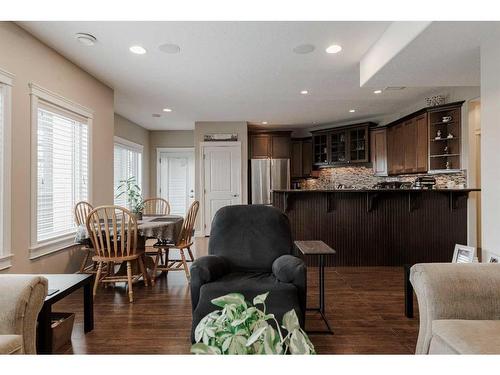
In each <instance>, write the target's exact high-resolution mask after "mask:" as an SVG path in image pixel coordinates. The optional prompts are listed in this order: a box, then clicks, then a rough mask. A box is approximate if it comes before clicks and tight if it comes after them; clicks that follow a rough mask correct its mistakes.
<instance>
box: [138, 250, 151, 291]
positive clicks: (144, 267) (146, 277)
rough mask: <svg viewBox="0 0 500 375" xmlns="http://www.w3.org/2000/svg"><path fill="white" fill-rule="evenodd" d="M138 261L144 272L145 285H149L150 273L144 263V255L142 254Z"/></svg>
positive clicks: (140, 268)
mask: <svg viewBox="0 0 500 375" xmlns="http://www.w3.org/2000/svg"><path fill="white" fill-rule="evenodd" d="M137 261H138V262H139V270H140V271H141V273H142V278H143V279H144V285H146V286H148V285H149V282H148V273H147V272H146V266H145V265H144V262H143V260H142V256H140V257H139V258H138V259H137Z"/></svg>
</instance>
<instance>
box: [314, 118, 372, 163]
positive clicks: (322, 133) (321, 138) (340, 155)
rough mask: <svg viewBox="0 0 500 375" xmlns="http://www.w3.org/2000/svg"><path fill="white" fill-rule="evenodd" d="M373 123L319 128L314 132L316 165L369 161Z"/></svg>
mask: <svg viewBox="0 0 500 375" xmlns="http://www.w3.org/2000/svg"><path fill="white" fill-rule="evenodd" d="M372 125H375V124H372V123H363V124H356V125H350V126H345V127H344V126H343V127H338V128H334V129H326V130H318V131H314V132H312V133H313V150H314V164H315V165H316V166H327V165H342V164H350V163H367V162H368V161H369V157H370V153H369V144H370V142H369V139H368V137H369V127H370V126H372Z"/></svg>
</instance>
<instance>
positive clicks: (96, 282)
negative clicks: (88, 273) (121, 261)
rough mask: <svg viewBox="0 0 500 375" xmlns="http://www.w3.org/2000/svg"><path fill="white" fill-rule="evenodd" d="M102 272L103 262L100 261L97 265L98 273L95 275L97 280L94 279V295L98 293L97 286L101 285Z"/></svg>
mask: <svg viewBox="0 0 500 375" xmlns="http://www.w3.org/2000/svg"><path fill="white" fill-rule="evenodd" d="M101 272H102V262H99V266H98V267H97V274H96V275H95V280H94V294H93V295H94V297H95V295H96V294H97V286H98V285H99V280H100V278H101Z"/></svg>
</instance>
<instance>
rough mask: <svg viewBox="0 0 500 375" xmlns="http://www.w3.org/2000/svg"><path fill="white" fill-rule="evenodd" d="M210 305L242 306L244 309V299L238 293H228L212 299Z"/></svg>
mask: <svg viewBox="0 0 500 375" xmlns="http://www.w3.org/2000/svg"><path fill="white" fill-rule="evenodd" d="M212 303H213V304H214V305H215V306H219V307H224V306H226V305H237V306H244V307H245V308H246V303H245V297H243V295H242V294H240V293H230V294H226V295H225V296H222V297H218V298H214V299H213V300H212Z"/></svg>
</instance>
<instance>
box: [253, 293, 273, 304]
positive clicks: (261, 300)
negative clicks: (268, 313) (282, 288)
mask: <svg viewBox="0 0 500 375" xmlns="http://www.w3.org/2000/svg"><path fill="white" fill-rule="evenodd" d="M268 294H269V292H267V293H264V294H259V295H258V296H256V297H255V298H254V299H253V304H254V305H259V304H264V302H265V301H266V298H267V295H268Z"/></svg>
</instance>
